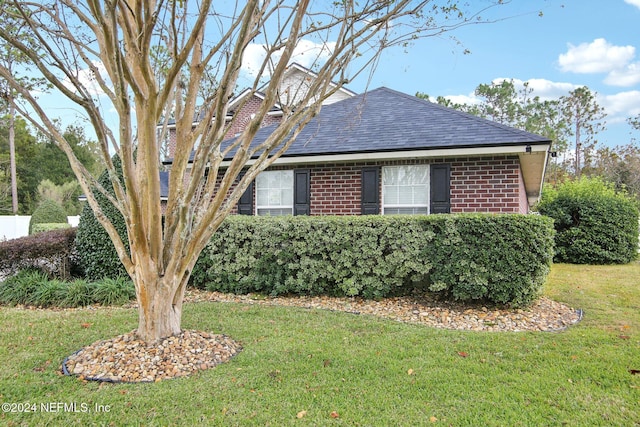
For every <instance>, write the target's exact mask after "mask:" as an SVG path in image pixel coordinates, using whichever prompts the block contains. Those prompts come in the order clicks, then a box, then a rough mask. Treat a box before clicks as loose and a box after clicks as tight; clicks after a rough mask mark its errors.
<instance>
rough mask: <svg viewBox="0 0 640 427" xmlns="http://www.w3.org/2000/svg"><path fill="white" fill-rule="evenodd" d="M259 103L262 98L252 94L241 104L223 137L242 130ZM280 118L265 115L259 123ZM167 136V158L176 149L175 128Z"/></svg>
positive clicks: (269, 123) (272, 121)
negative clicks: (241, 106)
mask: <svg viewBox="0 0 640 427" xmlns="http://www.w3.org/2000/svg"><path fill="white" fill-rule="evenodd" d="M261 105H262V99H260V98H258V97H257V96H252V97H251V99H249V100H248V101H247V103H246V104H245V105H244V106H243V108H242V109H240V111H237V112H235V115H234V117H235V120H234V122H233V124H232V125H231V126H230V127H229V129H228V130H227V133H226V135H225V139H229V138H233V137H234V136H236V135H237V134H239V133H240V132H242V131H243V130H244V129H245V127H246V126H247V124H248V123H249V121H250V120H251V115H252V114H255V113H256V112H257V111H258V110H259V109H260V106H261ZM281 119H282V117H281V116H271V115H267V116H266V117H265V118H264V120H263V121H262V123H261V124H260V127H265V126H269V125H273V124H276V123H280V121H281ZM167 138H168V142H167V158H173V157H174V156H175V152H176V149H177V141H176V130H175V129H169V132H168V136H167Z"/></svg>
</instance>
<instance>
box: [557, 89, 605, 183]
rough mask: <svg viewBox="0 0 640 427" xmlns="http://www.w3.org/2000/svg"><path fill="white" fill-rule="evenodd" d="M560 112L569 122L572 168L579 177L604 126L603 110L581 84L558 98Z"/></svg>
mask: <svg viewBox="0 0 640 427" xmlns="http://www.w3.org/2000/svg"><path fill="white" fill-rule="evenodd" d="M560 104H561V106H562V112H563V115H564V118H565V120H566V121H567V123H569V133H570V135H571V136H572V137H573V138H574V142H575V152H574V156H575V158H574V170H575V176H576V177H577V178H580V174H581V173H582V166H583V163H588V162H589V160H590V156H591V154H592V152H593V150H594V148H595V146H596V144H597V142H598V141H597V139H596V138H597V135H598V132H600V131H602V130H604V128H605V122H604V118H605V112H604V108H602V107H601V106H600V105H599V104H598V102H597V101H596V97H595V94H593V93H591V91H590V90H589V88H588V87H586V86H582V87H579V88H577V89H574V90H572V91H571V92H569V95H568V96H563V97H561V98H560Z"/></svg>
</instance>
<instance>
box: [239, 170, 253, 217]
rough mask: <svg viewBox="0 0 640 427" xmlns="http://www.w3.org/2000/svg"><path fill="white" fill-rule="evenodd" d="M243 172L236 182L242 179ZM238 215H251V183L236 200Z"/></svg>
mask: <svg viewBox="0 0 640 427" xmlns="http://www.w3.org/2000/svg"><path fill="white" fill-rule="evenodd" d="M243 176H244V172H242V173H241V174H240V175H239V176H238V181H240V180H241V179H242V177H243ZM238 214H239V215H253V181H251V184H249V186H248V187H247V190H246V191H245V192H244V193H243V194H242V196H240V200H238Z"/></svg>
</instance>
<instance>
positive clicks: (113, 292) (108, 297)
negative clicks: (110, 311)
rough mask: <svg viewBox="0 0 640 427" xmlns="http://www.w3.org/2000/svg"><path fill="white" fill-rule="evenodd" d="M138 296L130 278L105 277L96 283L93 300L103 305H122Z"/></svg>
mask: <svg viewBox="0 0 640 427" xmlns="http://www.w3.org/2000/svg"><path fill="white" fill-rule="evenodd" d="M135 297H136V290H135V288H134V286H133V282H132V281H131V280H129V279H128V278H127V279H125V278H123V277H118V278H116V279H111V278H105V279H103V280H101V281H99V282H97V283H96V284H95V288H94V289H93V300H94V301H95V302H96V303H98V304H102V305H122V304H126V303H128V302H129V301H131V300H132V299H134V298H135Z"/></svg>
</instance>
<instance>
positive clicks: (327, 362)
mask: <svg viewBox="0 0 640 427" xmlns="http://www.w3.org/2000/svg"><path fill="white" fill-rule="evenodd" d="M323 365H324V367H325V368H326V367H327V366H329V365H331V359H326V360H325V361H324V363H323Z"/></svg>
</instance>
